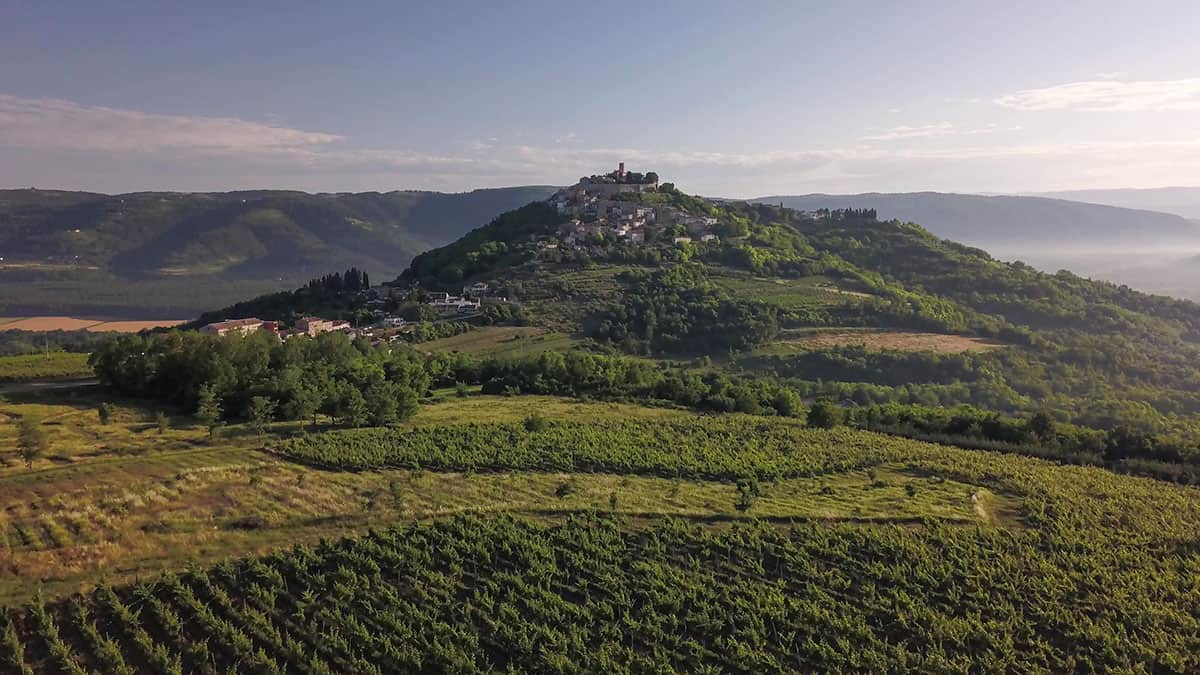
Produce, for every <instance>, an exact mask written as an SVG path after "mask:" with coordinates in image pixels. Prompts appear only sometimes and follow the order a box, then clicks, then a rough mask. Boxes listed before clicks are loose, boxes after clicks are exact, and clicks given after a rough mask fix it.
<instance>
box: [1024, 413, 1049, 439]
mask: <svg viewBox="0 0 1200 675" xmlns="http://www.w3.org/2000/svg"><path fill="white" fill-rule="evenodd" d="M1027 427H1028V429H1029V431H1030V432H1032V433H1033V435H1034V436H1036V437H1037V438H1038V440H1040V441H1049V440H1051V439H1053V438H1054V436H1055V426H1054V418H1053V417H1050V415H1048V414H1046V413H1045V412H1039V413H1037V414H1035V415H1034V416H1033V417H1030V418H1029V423H1028V425H1027Z"/></svg>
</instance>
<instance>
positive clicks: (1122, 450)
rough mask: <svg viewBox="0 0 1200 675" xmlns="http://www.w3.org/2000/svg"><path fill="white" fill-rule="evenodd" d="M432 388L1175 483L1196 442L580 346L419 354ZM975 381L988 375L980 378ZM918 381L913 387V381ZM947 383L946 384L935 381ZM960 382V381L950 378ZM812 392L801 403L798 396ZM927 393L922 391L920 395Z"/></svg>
mask: <svg viewBox="0 0 1200 675" xmlns="http://www.w3.org/2000/svg"><path fill="white" fill-rule="evenodd" d="M426 367H427V368H428V371H429V375H430V377H431V378H432V380H433V382H434V383H435V385H436V386H439V387H446V386H452V385H454V384H456V383H469V384H480V385H482V390H483V392H484V393H488V394H508V395H517V394H551V395H561V396H575V397H595V398H601V399H606V400H621V401H639V402H645V403H655V402H660V403H670V404H674V405H680V406H685V407H689V408H694V409H697V410H704V411H711V412H742V413H750V414H758V415H780V416H789V417H790V416H803V415H805V414H807V419H808V423H809V424H810V425H811V426H816V427H825V428H828V427H833V426H838V425H841V424H849V425H852V426H856V427H860V428H864V429H871V430H874V431H881V432H885V433H892V434H897V435H902V436H908V437H914V438H922V439H925V440H935V441H941V442H946V443H950V444H954V445H962V446H965V447H980V448H985V449H993V450H999V451H1004V452H1011V453H1017V454H1025V455H1031V456H1038V457H1048V458H1054V459H1059V460H1061V461H1069V462H1072V463H1082V464H1094V465H1102V466H1108V467H1109V468H1113V469H1116V470H1119V471H1125V472H1138V473H1142V474H1145V475H1152V476H1155V477H1159V478H1164V479H1169V480H1176V481H1180V482H1200V476H1198V474H1197V472H1198V471H1200V447H1198V446H1197V444H1196V443H1195V441H1194V439H1192V438H1189V437H1188V436H1185V435H1182V434H1179V433H1172V432H1170V431H1167V430H1162V431H1152V430H1147V429H1146V428H1144V427H1141V426H1135V425H1129V424H1117V425H1115V426H1112V427H1089V426H1085V425H1081V424H1073V423H1069V422H1063V421H1060V417H1061V416H1060V415H1051V414H1047V413H1046V412H1041V411H1033V412H1015V413H1010V414H1003V413H1000V412H997V410H996V409H995V406H993V408H992V409H990V410H988V409H983V408H979V407H973V406H967V405H956V403H958V401H957V400H956V399H955V397H947V400H946V401H945V402H944V404H945V405H941V404H939V402H938V401H936V400H935V401H933V402H932V403H928V402H927V403H924V404H923V403H921V402H920V401H921V400H923V399H921V398H920V397H914V398H913V399H912V400H908V401H905V402H896V400H895V399H889V398H887V397H886V396H884V395H882V392H886V391H889V390H888V389H887V388H882V387H880V388H877V389H876V390H875V391H872V390H871V389H869V388H867V387H865V386H863V385H858V387H859V388H857V389H854V390H853V391H854V393H853V394H848V396H849V397H848V398H844V399H831V398H828V396H829V391H830V390H829V389H828V388H826V387H823V386H814V385H811V384H810V385H809V386H807V387H806V386H803V385H804V383H796V382H795V381H788V382H784V381H779V380H776V379H773V378H768V377H753V376H751V377H731V376H729V375H725V374H722V373H719V372H703V373H702V372H698V371H696V370H693V369H690V368H680V367H673V366H667V365H663V364H658V363H654V362H649V361H644V360H640V359H630V358H627V357H621V356H602V355H597V354H590V353H587V352H584V351H572V352H567V353H565V354H562V353H557V352H547V353H544V354H541V355H538V356H530V357H523V358H490V359H480V358H478V357H475V356H472V355H468V354H437V355H433V356H431V357H430V358H429V359H428V360H427V361H426ZM983 382H985V383H986V382H988V381H987V380H986V379H985V380H983ZM915 386H918V387H919V386H920V385H915ZM936 386H938V387H941V388H943V389H950V388H951V387H949V386H947V385H936ZM958 386H965V385H958ZM812 396H816V397H819V398H817V400H816V401H815V402H814V403H813V404H812V406H811V409H808V410H807V413H806V406H805V404H804V399H805V398H808V397H812ZM925 400H927V399H925Z"/></svg>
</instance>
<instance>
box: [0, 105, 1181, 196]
mask: <svg viewBox="0 0 1200 675" xmlns="http://www.w3.org/2000/svg"><path fill="white" fill-rule="evenodd" d="M1016 129H1019V127H1011V126H1003V127H1002V126H997V125H995V124H988V125H982V124H981V125H977V126H972V127H961V126H957V125H955V124H952V123H950V122H938V123H932V124H926V125H917V126H898V127H892V128H890V129H885V130H882V131H878V132H875V133H873V134H872V135H871V136H869V137H867V138H864V139H860V140H858V141H857V142H854V141H851V142H847V143H844V144H840V145H833V146H831V147H825V148H808V149H804V148H794V147H793V148H784V149H773V150H763V151H756V150H746V151H729V150H728V149H726V150H706V149H705V148H703V147H699V148H693V149H691V150H658V149H655V148H653V147H636V146H635V147H629V146H623V145H618V144H614V145H611V146H604V145H601V146H589V145H587V144H586V143H585V142H584V141H581V140H580V138H579V137H575V136H574V135H573V134H571V133H569V132H565V131H564V132H563V133H561V134H559V135H555V134H551V133H546V134H544V136H543V137H542V138H540V139H539V140H537V141H528V142H524V143H520V142H514V141H512V140H508V139H502V138H496V137H487V138H482V139H478V140H466V141H461V142H458V143H447V144H445V145H444V146H443V147H440V148H436V147H433V148H420V149H417V148H406V147H399V148H397V147H391V148H389V147H386V146H384V147H378V146H375V147H371V146H366V145H365V144H362V143H359V144H354V143H351V141H350V139H346V138H344V137H343V136H340V135H337V134H332V133H322V132H315V131H306V130H302V129H295V128H289V127H287V126H285V125H283V124H282V123H281V122H274V123H259V122H252V121H248V120H243V119H236V118H214V117H200V116H177V115H157V114H150V113H144V112H138V111H133V110H122V109H114V108H102V107H90V106H83V105H79V104H76V103H71V102H68V101H59V100H45V99H26V98H19V97H14V96H6V95H0V185H10V186H16V185H21V186H27V185H38V186H39V187H74V188H81V189H102V190H111V191H124V190H139V189H181V190H198V189H204V190H208V189H236V188H247V187H291V188H298V189H308V190H318V191H321V190H324V191H328V190H364V189H383V190H388V189H396V188H437V189H450V190H460V189H471V188H476V187H486V186H500V185H514V184H530V183H547V184H565V183H567V182H570V181H573V180H575V179H576V178H578V177H579V176H582V175H588V174H591V173H594V172H596V171H600V170H607V169H611V168H616V165H617V162H620V161H624V162H627V163H628V164H629V166H630V167H632V168H634V169H636V170H650V169H653V170H656V171H658V172H659V174H660V175H661V176H663V178H664V179H666V180H672V181H675V182H677V183H678V184H679V185H681V187H683V188H684V189H687V190H690V191H694V192H699V193H703V194H712V195H725V196H736V195H739V194H740V195H743V196H751V195H758V194H768V193H771V192H795V191H800V190H804V189H810V190H818V189H819V190H823V191H831V192H839V191H841V192H848V191H870V190H912V189H943V190H947V189H957V190H971V189H975V190H981V189H990V190H992V191H1005V190H1007V191H1020V190H1028V189H1054V188H1056V187H1063V186H1065V187H1077V186H1080V185H1085V184H1086V181H1088V180H1091V176H1093V175H1098V174H1095V173H1094V172H1096V171H1098V170H1100V169H1099V167H1106V168H1107V170H1109V171H1110V173H1107V174H1104V176H1105V177H1104V179H1103V181H1100V179H1095V180H1096V182H1098V183H1099V182H1103V184H1107V185H1112V184H1118V183H1120V182H1121V180H1120V179H1119V176H1126V177H1127V178H1126V179H1125V183H1126V184H1135V183H1136V184H1137V185H1139V186H1148V185H1152V184H1156V183H1157V184H1166V183H1168V182H1175V183H1179V182H1200V163H1198V162H1197V160H1196V159H1195V158H1196V157H1200V133H1197V134H1192V135H1191V137H1189V138H1178V139H1174V140H1171V139H1170V137H1169V136H1163V135H1161V134H1160V135H1159V136H1158V137H1157V139H1156V138H1155V137H1153V136H1149V135H1147V136H1143V137H1142V138H1143V139H1145V140H1142V141H1137V140H1120V141H1105V142H1090V143H1089V142H1076V143H1066V142H1040V143H1039V142H1033V141H1024V142H1004V143H1001V142H999V141H1000V140H1001V139H1003V140H1006V141H1007V140H1009V139H1008V138H1007V137H1004V136H1002V135H1001V132H1007V131H1012V130H1016ZM1164 139H1165V140H1164ZM356 140H357V139H356ZM1089 171H1090V172H1093V173H1088V172H1089Z"/></svg>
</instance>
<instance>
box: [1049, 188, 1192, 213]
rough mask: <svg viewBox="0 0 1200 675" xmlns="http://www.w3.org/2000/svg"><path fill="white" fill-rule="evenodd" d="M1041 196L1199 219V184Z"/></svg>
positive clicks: (1059, 193)
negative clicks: (1193, 185) (1196, 185)
mask: <svg viewBox="0 0 1200 675" xmlns="http://www.w3.org/2000/svg"><path fill="white" fill-rule="evenodd" d="M1039 196H1042V197H1055V198H1057V199H1071V200H1075V201H1080V202H1091V203H1093V204H1108V205H1110V206H1123V207H1125V208H1131V209H1148V210H1151V211H1163V212H1165V213H1174V214H1177V215H1180V216H1183V217H1185V218H1192V219H1195V220H1200V187H1165V188H1150V189H1144V190H1135V189H1127V188H1126V189H1117V190H1070V191H1065V192H1043V193H1039Z"/></svg>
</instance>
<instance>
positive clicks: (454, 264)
mask: <svg viewBox="0 0 1200 675" xmlns="http://www.w3.org/2000/svg"><path fill="white" fill-rule="evenodd" d="M565 221H566V216H564V215H562V214H560V213H559V212H558V210H557V209H555V208H554V207H552V206H550V205H549V204H547V203H545V202H533V203H530V204H528V205H526V206H523V207H521V208H519V209H516V210H513V211H509V212H507V213H503V214H501V215H499V216H497V217H496V218H495V219H494V220H493V221H492V222H490V223H488V224H487V225H485V226H483V227H481V228H478V229H476V230H472V231H471V232H468V233H467V234H466V235H465V236H463V237H462V238H461V239H459V240H458V241H456V242H454V243H453V244H450V245H449V246H443V247H442V248H438V249H434V250H432V251H426V252H425V253H422V254H421V255H418V256H417V257H416V258H414V259H413V261H412V264H410V265H409V267H408V269H406V270H404V273H403V274H401V275H400V279H399V282H400V283H402V284H418V285H420V286H421V287H423V288H450V289H453V288H454V285H455V284H458V283H461V282H462V281H463V280H464V279H468V278H473V277H477V276H481V275H485V274H487V273H488V272H491V271H493V270H495V269H497V268H498V267H500V266H501V265H513V264H515V263H517V262H520V261H522V260H526V259H529V258H530V257H532V255H533V249H529V248H522V247H521V246H520V244H521V243H522V241H525V242H528V240H529V238H530V237H536V236H541V235H548V234H553V233H554V232H556V231H557V230H558V226H559V225H561V224H562V223H563V222H565Z"/></svg>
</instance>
